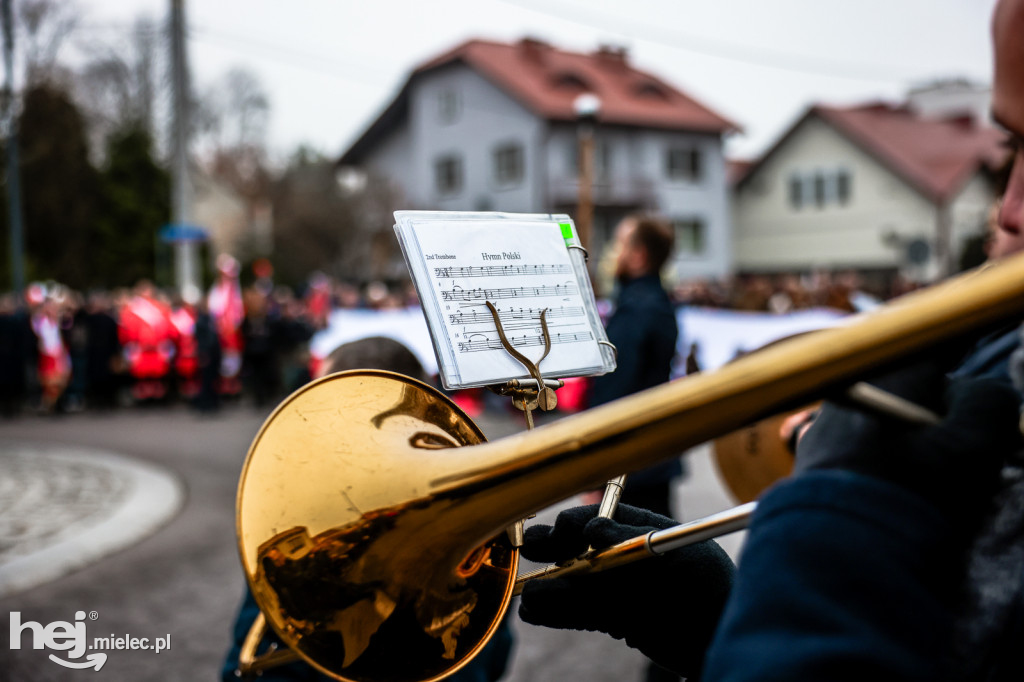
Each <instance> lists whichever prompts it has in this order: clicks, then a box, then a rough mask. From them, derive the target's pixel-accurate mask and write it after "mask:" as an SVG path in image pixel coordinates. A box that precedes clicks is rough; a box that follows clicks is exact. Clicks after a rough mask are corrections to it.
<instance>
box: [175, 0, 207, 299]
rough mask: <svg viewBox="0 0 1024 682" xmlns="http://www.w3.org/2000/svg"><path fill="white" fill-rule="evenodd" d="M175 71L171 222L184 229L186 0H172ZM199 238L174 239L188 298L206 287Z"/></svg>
mask: <svg viewBox="0 0 1024 682" xmlns="http://www.w3.org/2000/svg"><path fill="white" fill-rule="evenodd" d="M171 74H172V81H173V85H174V90H173V93H172V94H173V99H174V115H173V119H174V120H173V123H172V126H173V131H172V139H173V144H174V153H173V157H172V163H171V185H172V190H171V191H172V197H171V223H172V224H173V225H174V226H175V227H176V228H178V229H179V231H183V229H182V228H184V227H185V226H186V225H188V224H189V222H190V219H191V217H192V215H191V214H192V201H191V199H192V192H191V189H192V188H191V185H190V184H189V178H188V127H189V126H188V123H189V107H188V103H189V102H188V96H189V95H188V59H187V55H186V54H185V0H171ZM196 249H197V246H196V241H195V240H194V239H188V238H184V237H179V238H178V239H177V240H175V242H174V275H175V284H176V285H177V287H178V291H179V293H181V295H182V297H183V298H184V299H185V300H192V299H194V297H195V296H198V295H199V294H200V293H201V291H202V289H201V287H200V282H199V271H198V268H197V264H196V261H197V254H196Z"/></svg>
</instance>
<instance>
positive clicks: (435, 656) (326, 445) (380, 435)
mask: <svg viewBox="0 0 1024 682" xmlns="http://www.w3.org/2000/svg"><path fill="white" fill-rule="evenodd" d="M484 440H485V439H484V436H483V434H482V433H481V432H480V430H479V429H478V428H477V426H476V425H475V424H474V423H473V422H472V421H471V420H470V419H469V417H467V416H466V415H465V414H463V413H462V412H461V410H459V409H458V408H457V407H455V405H454V404H452V403H451V402H450V401H448V400H447V399H445V398H444V396H442V395H441V394H440V393H438V392H437V391H435V390H434V389H432V388H430V387H428V386H426V385H424V384H421V383H419V382H416V381H414V380H412V379H409V378H407V377H403V376H401V375H397V374H392V373H390V372H377V371H357V372H347V373H342V374H335V375H331V376H328V377H324V378H323V379H320V380H318V381H316V382H314V383H312V384H309V385H307V386H306V387H304V388H303V389H300V390H299V391H298V392H296V393H295V394H293V395H292V396H290V397H289V398H288V399H287V400H286V401H285V402H284V403H282V404H281V405H280V406H279V407H278V408H277V409H276V410H275V412H274V413H273V414H272V415H271V417H270V418H269V419H268V420H267V422H266V423H265V424H264V426H263V428H262V429H261V431H260V433H259V434H258V435H257V437H256V439H255V440H254V442H253V444H252V447H251V448H250V450H249V456H248V458H247V460H246V464H245V468H244V470H243V472H242V478H241V483H240V485H239V490H238V501H237V519H236V520H237V525H238V538H239V549H240V551H241V556H242V563H243V567H244V569H245V573H246V577H247V578H248V581H249V586H250V588H251V589H252V592H253V596H254V597H255V599H256V602H257V603H258V604H259V605H260V608H261V610H262V611H263V613H264V615H265V616H266V618H267V621H268V622H269V624H270V625H271V627H273V629H274V630H275V631H276V632H277V634H278V635H279V636H280V637H281V638H282V639H283V640H284V642H285V643H286V644H287V645H288V646H289V647H290V648H291V649H292V650H294V651H295V652H296V653H298V654H299V655H300V656H301V657H302V658H304V659H305V660H306V661H307V662H308V663H309V664H310V665H312V666H314V667H315V668H317V669H318V670H320V671H321V672H324V673H326V674H328V675H330V676H332V677H334V678H335V679H339V680H355V681H359V682H376V681H381V682H383V681H385V680H411V679H417V680H435V679H439V678H441V677H443V676H446V675H447V674H450V673H452V672H454V671H455V670H457V669H458V668H460V667H462V665H464V664H465V663H466V662H468V661H469V660H470V659H471V658H472V657H473V656H474V655H475V654H476V652H477V650H478V649H479V648H481V647H482V646H483V645H484V644H485V643H486V642H487V640H488V639H489V638H490V636H491V634H492V633H493V631H494V629H495V628H496V627H497V625H498V623H499V622H500V620H501V618H502V616H503V615H504V613H505V610H506V608H507V606H508V603H509V601H510V598H511V590H512V586H513V583H514V581H515V576H516V568H517V563H518V552H517V551H516V550H515V549H514V548H513V547H512V546H511V544H510V542H509V540H508V537H507V534H506V533H505V532H504V531H501V532H499V533H498V534H497V535H495V536H494V537H491V538H489V539H488V538H487V537H478V534H474V533H469V534H467V533H466V532H465V529H464V528H463V529H460V528H459V527H460V526H465V525H470V524H471V523H472V521H473V519H474V518H475V517H477V512H476V511H475V509H474V508H475V507H476V505H475V504H474V503H473V502H472V500H467V499H456V498H453V497H450V496H448V495H446V494H445V492H444V490H443V489H442V488H441V487H440V486H438V485H437V484H436V483H435V481H437V480H438V479H442V478H444V477H445V475H446V472H447V469H446V468H444V467H441V466H440V464H442V463H446V464H447V465H448V466H449V467H450V465H451V463H452V461H453V460H455V461H457V460H459V459H460V446H463V445H474V444H477V443H481V442H482V441H484ZM426 451H432V452H426ZM446 460H447V462H445V461H446ZM435 464H436V466H435ZM369 480H373V481H376V482H377V484H376V485H371V484H369V483H368V481H369ZM381 482H384V485H383V486H382V485H380V483H381ZM442 515H443V517H442ZM444 529H449V530H450V531H451V532H448V533H446V532H443V530H444ZM396 641H397V642H402V648H401V650H400V651H399V650H396V648H395V642H396Z"/></svg>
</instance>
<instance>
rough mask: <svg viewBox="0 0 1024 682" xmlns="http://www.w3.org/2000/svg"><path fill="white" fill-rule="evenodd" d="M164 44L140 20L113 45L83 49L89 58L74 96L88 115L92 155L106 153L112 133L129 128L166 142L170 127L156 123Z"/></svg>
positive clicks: (156, 28)
mask: <svg viewBox="0 0 1024 682" xmlns="http://www.w3.org/2000/svg"><path fill="white" fill-rule="evenodd" d="M164 43H165V41H164V36H163V33H162V31H161V27H160V25H159V24H158V23H157V22H155V21H153V20H152V19H149V18H143V17H140V18H138V19H136V20H135V22H134V23H133V25H132V27H131V29H130V30H129V31H128V32H127V34H122V35H119V36H118V37H117V39H115V40H113V41H110V40H107V41H103V42H99V41H95V40H92V41H90V42H88V43H86V44H84V45H83V49H84V50H85V51H86V53H87V54H88V55H89V58H88V59H87V61H86V62H85V65H84V66H83V67H82V68H81V70H80V72H79V75H78V78H77V79H76V86H77V87H76V93H75V94H76V99H77V100H78V101H79V102H81V106H82V108H83V109H84V110H85V112H86V116H87V118H88V121H89V127H90V137H91V141H92V146H93V148H94V149H102V148H103V146H104V142H105V141H106V139H107V138H108V137H109V136H110V135H111V134H112V133H114V132H117V131H122V130H126V129H129V128H139V129H141V130H144V131H145V132H146V133H148V134H149V135H150V137H151V138H152V139H154V140H156V141H158V142H160V141H162V140H163V139H164V137H165V135H164V128H166V126H164V125H158V121H157V118H158V111H159V110H160V104H161V99H160V95H161V93H162V91H163V90H165V88H163V87H162V85H163V84H164V83H163V79H162V77H161V75H160V74H161V69H162V67H163V64H164V62H165V61H166V56H165V54H164ZM162 146H163V145H158V147H162Z"/></svg>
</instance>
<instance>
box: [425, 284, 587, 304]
mask: <svg viewBox="0 0 1024 682" xmlns="http://www.w3.org/2000/svg"><path fill="white" fill-rule="evenodd" d="M575 295H576V285H575V284H555V285H545V286H540V287H507V288H503V289H462V288H460V287H454V288H452V289H450V290H447V291H442V292H441V299H442V300H444V301H491V300H494V299H499V298H519V297H524V298H525V297H541V296H575Z"/></svg>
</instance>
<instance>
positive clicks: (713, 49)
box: [77, 0, 995, 158]
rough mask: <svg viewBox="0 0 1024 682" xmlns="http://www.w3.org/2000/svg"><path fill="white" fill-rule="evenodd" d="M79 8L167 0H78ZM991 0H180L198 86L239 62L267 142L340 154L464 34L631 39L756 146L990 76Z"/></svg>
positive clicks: (91, 17) (741, 140)
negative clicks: (811, 116) (942, 82)
mask: <svg viewBox="0 0 1024 682" xmlns="http://www.w3.org/2000/svg"><path fill="white" fill-rule="evenodd" d="M77 4H78V6H79V7H80V8H81V9H82V12H83V14H84V17H83V19H84V20H85V21H88V22H109V23H111V24H117V23H119V22H124V23H125V26H127V25H128V24H129V23H130V22H131V21H132V20H133V19H134V18H135V17H136V16H138V15H140V14H141V15H146V16H149V17H153V18H162V17H164V16H165V15H166V13H167V8H168V7H169V6H170V2H169V0H78V2H77ZM994 4H995V0H856V1H855V2H850V1H849V0H701V1H700V2H695V1H693V0H630V1H629V2H623V1H621V0H620V1H619V2H615V1H613V0H420V1H418V2H414V1H413V0H358V1H356V0H288V1H287V2H284V1H282V0H204V1H200V0H186V12H187V17H188V22H189V26H190V41H189V59H190V63H191V68H192V72H193V79H194V80H195V82H196V83H197V85H198V86H199V87H200V88H202V87H203V85H204V84H208V83H211V82H213V81H214V80H215V79H216V78H217V77H218V76H220V75H222V74H223V73H224V72H226V71H227V70H228V69H230V68H232V67H235V66H244V67H246V68H248V69H250V70H251V71H253V72H254V73H255V74H256V75H257V76H258V77H259V78H260V79H261V81H262V82H263V85H264V87H265V88H266V90H267V92H268V94H269V96H270V99H271V107H272V110H271V118H270V124H269V139H268V143H269V146H270V148H271V150H272V153H273V155H274V156H276V157H278V158H280V157H281V156H283V155H285V154H287V153H288V152H289V151H291V150H292V149H294V148H295V147H296V146H297V145H299V144H301V143H307V144H309V145H311V146H313V147H314V148H316V149H318V150H320V151H322V152H324V153H327V154H330V155H335V154H340V153H341V152H342V151H343V150H344V149H345V147H346V145H347V144H348V143H350V142H351V141H353V140H354V139H355V137H357V136H358V135H359V133H360V132H361V131H362V130H363V128H364V127H365V126H366V125H368V124H369V122H370V121H371V120H372V119H373V118H374V117H375V116H376V114H377V113H378V112H379V111H380V110H381V109H382V108H383V107H384V106H385V105H386V104H387V103H388V102H389V101H390V98H391V97H392V96H393V95H394V94H395V93H397V91H398V89H399V88H400V87H401V85H402V83H403V82H404V80H405V78H406V76H407V75H408V73H409V71H410V70H411V69H412V68H413V67H414V66H415V65H416V64H418V63H420V62H422V61H424V60H426V59H428V58H429V57H431V56H433V55H435V54H437V53H439V52H441V51H443V50H445V49H447V48H449V47H452V46H453V45H455V44H456V43H458V42H461V41H463V40H465V39H468V38H474V37H480V38H489V39H496V40H504V41H509V42H511V41H515V40H517V39H519V38H521V37H523V36H526V35H529V36H533V37H537V38H541V39H544V40H547V41H548V42H551V43H553V44H556V45H558V46H559V47H563V48H566V49H570V50H577V51H590V50H593V49H595V48H596V47H597V46H598V45H599V44H601V43H612V44H617V45H625V46H627V47H628V48H629V51H630V59H631V61H632V62H633V64H634V65H635V66H637V67H639V68H641V69H645V70H648V71H650V72H652V73H655V74H657V75H658V76H660V77H662V78H664V79H665V80H667V81H669V82H670V83H672V84H674V85H675V86H677V87H679V88H680V89H682V90H683V91H685V92H688V93H689V94H690V95H692V96H694V97H696V98H697V99H699V100H701V101H702V102H704V103H705V104H706V105H708V106H710V107H711V108H712V109H715V110H717V111H718V112H719V113H721V114H723V115H725V116H727V117H729V118H731V119H732V120H734V121H736V122H738V123H739V124H740V125H741V126H742V127H743V128H744V131H745V134H743V135H739V136H736V137H734V138H733V139H731V140H730V141H729V142H728V151H729V153H730V155H732V156H736V157H751V156H753V155H756V154H757V153H758V152H760V151H763V150H764V149H765V148H766V146H768V145H769V144H771V142H772V141H773V140H774V139H775V137H776V136H778V135H779V134H780V133H781V132H782V131H783V130H784V129H785V127H786V125H787V124H789V123H790V122H792V121H793V120H794V119H795V118H796V117H797V116H799V115H800V113H801V112H802V111H803V110H804V108H805V107H806V106H807V105H808V104H810V103H815V102H819V103H826V104H852V103H857V102H862V101H865V100H871V99H879V98H882V99H888V100H895V99H898V98H899V97H900V96H901V94H902V93H903V92H904V91H905V90H906V89H907V88H908V87H911V86H914V85H919V84H921V83H923V82H927V81H929V80H933V79H935V78H938V77H967V78H970V79H972V80H974V81H977V82H980V83H988V82H989V80H990V78H989V74H990V68H991V54H990V49H991V40H990V36H989V20H990V17H991V13H992V8H993V6H994Z"/></svg>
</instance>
